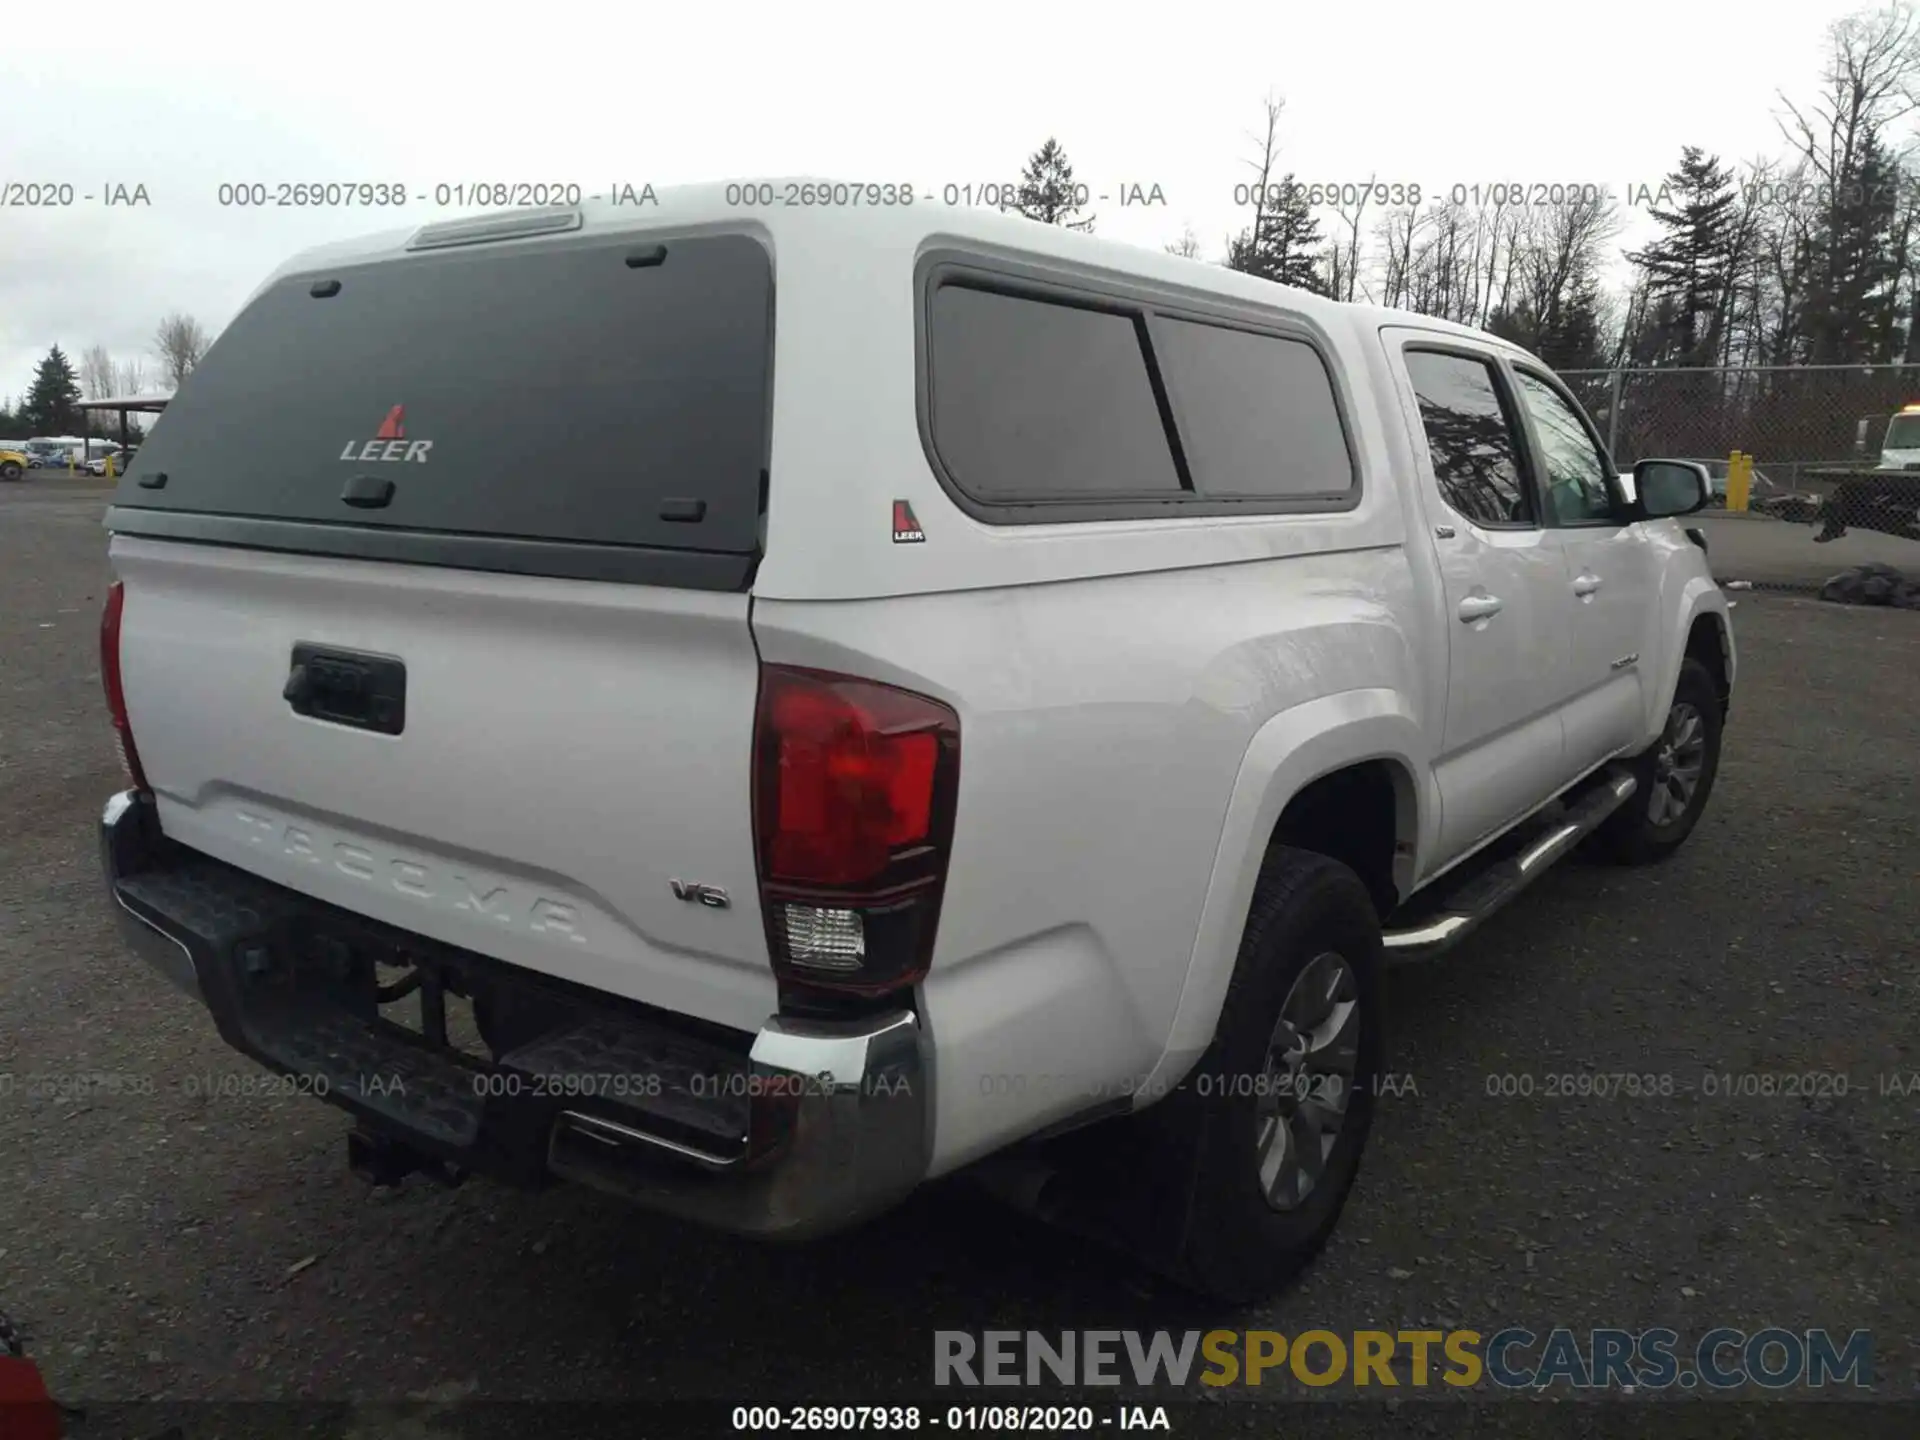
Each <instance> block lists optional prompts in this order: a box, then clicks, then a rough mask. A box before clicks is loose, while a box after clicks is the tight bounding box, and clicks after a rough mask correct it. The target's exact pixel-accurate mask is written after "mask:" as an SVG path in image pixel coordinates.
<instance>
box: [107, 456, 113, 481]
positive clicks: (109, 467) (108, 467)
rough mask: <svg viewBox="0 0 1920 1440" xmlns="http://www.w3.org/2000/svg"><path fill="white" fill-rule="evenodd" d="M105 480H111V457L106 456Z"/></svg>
mask: <svg viewBox="0 0 1920 1440" xmlns="http://www.w3.org/2000/svg"><path fill="white" fill-rule="evenodd" d="M107 478H108V479H109V480H111V479H113V456H111V455H109V456H107Z"/></svg>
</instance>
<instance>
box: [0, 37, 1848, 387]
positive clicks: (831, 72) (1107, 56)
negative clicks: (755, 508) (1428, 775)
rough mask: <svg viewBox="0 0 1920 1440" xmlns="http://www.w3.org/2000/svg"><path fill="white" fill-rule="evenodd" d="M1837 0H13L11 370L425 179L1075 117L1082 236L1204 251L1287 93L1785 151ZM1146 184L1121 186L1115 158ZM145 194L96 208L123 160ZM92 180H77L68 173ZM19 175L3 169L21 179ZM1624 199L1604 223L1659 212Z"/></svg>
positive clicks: (887, 166) (3, 155)
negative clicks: (504, 2)
mask: <svg viewBox="0 0 1920 1440" xmlns="http://www.w3.org/2000/svg"><path fill="white" fill-rule="evenodd" d="M1857 8H1859V6H1858V5H1857V4H1856V3H1848V0H1794V3H1793V4H1792V5H1785V4H1782V5H1779V6H1775V7H1767V8H1763V9H1759V10H1756V8H1755V7H1754V6H1753V5H1751V4H1734V3H1732V0H1611V3H1609V4H1606V5H1603V6H1599V7H1594V6H1579V7H1572V8H1569V7H1566V6H1563V5H1554V4H1545V3H1541V0H1524V3H1509V0H1480V3H1477V4H1476V3H1468V4H1460V3H1453V4H1432V3H1420V4H1412V3H1399V0H1349V3H1345V4H1322V5H1313V6H1306V5H1300V4H1249V3H1234V4H1218V5H1194V4H1188V5H1176V6H1164V5H1148V4H1144V3H1143V4H1139V5H1137V6H1132V7H1124V6H1115V5H1111V4H1107V5H1064V4H1060V5H1051V4H1046V3H1038V0H1026V3H1022V4H1018V5H1010V4H1000V3H997V0H975V3H972V4H969V5H966V6H963V7H959V8H950V7H935V6H930V5H921V6H909V5H904V4H897V3H896V4H875V5H834V4H830V3H821V0H816V3H809V4H798V5H796V4H792V3H755V0H727V3H720V4H713V5H673V6H664V5H662V6H653V5H648V4H645V3H640V4H632V5H617V4H613V3H611V0H599V3H579V0H544V3H541V4H539V5H535V6H530V7H520V6H502V7H492V6H479V5H472V4H459V5H454V4H444V3H438V0H408V3H406V4H394V3H388V4H380V5H372V4H365V3H360V0H334V3H331V4H329V5H326V6H322V7H319V8H301V9H296V10H286V9H279V10H274V9H271V8H261V7H256V6H253V5H247V6H241V5H231V6H229V5H217V4H210V3H205V0H177V3H172V4H168V5H163V6H159V7H155V6H153V5H150V4H141V5H132V4H123V3H120V0H95V3H90V4H88V5H86V6H84V7H82V9H83V11H84V17H82V16H80V15H77V14H76V13H74V12H67V11H65V10H63V9H62V8H61V7H59V6H50V5H22V6H17V7H14V13H13V14H12V15H11V17H10V19H9V22H8V25H7V32H8V33H7V37H6V41H5V49H4V53H3V54H0V97H4V98H0V106H4V108H3V109H0V185H6V184H8V183H9V182H54V183H66V184H71V185H72V186H73V187H74V191H75V194H76V203H75V204H74V206H73V207H71V208H67V209H41V210H28V209H18V208H0V397H8V396H18V395H20V394H21V393H22V392H23V391H24V390H25V389H26V387H27V385H28V382H29V380H30V378H31V376H32V370H33V366H34V364H35V362H36V361H37V360H38V359H39V358H40V357H41V356H43V355H44V354H45V353H46V351H47V349H48V347H49V346H51V345H53V344H56V343H57V344H59V345H60V346H62V347H63V348H64V349H65V350H66V351H67V353H68V355H69V356H70V357H72V358H74V360H75V361H76V364H77V362H78V356H79V353H80V351H81V350H83V349H84V348H86V347H87V346H89V345H92V344H96V343H98V344H104V345H106V346H108V347H109V348H110V349H111V350H112V351H113V352H114V353H115V354H116V355H131V354H134V353H140V354H142V355H143V356H146V357H147V359H148V365H149V369H150V370H151V369H152V368H153V366H152V361H151V357H150V349H151V340H152V335H153V330H154V327H155V324H156V322H157V321H158V320H159V318H160V316H161V315H162V314H164V313H166V312H168V311H171V310H184V311H186V312H188V313H190V314H192V315H194V316H196V317H198V318H199V319H200V320H201V321H202V322H203V323H204V324H205V325H206V326H207V327H208V328H209V329H211V330H215V331H217V330H218V329H219V327H221V326H222V325H224V324H225V323H226V322H227V321H228V320H230V319H231V318H232V316H233V313H234V310H235V309H236V307H237V306H238V305H239V304H240V303H241V302H242V301H243V300H244V299H245V298H246V296H247V295H248V294H249V293H250V292H251V291H252V289H253V287H254V286H255V285H256V284H258V283H259V281H260V280H261V279H262V278H263V277H264V276H265V275H266V273H267V272H268V271H270V270H271V269H272V268H273V267H274V266H275V265H277V264H278V263H279V262H280V261H281V260H282V259H284V258H285V257H286V256H287V255H288V254H290V253H292V252H294V251H296V250H299V249H301V248H303V247H305V246H307V245H310V244H314V243H318V242H321V241H324V240H328V239H332V238H336V237H339V236H343V235H351V234H354V233H357V232H363V231H367V230H376V229H383V228H391V227H393V226H394V225H396V224H399V225H407V224H413V223H419V222H424V221H426V220H429V219H437V218H445V217H447V216H450V215H452V214H455V213H459V212H458V211H456V210H453V209H446V210H442V209H440V208H438V207H436V206H435V205H434V204H433V202H432V194H433V189H434V187H435V186H436V185H437V184H441V183H455V182H462V181H465V182H476V181H489V182H490V181H496V180H500V181H541V180H548V181H554V180H559V181H571V182H577V183H579V184H580V185H581V186H582V187H583V188H584V189H585V190H586V191H587V192H588V193H593V192H595V191H601V190H604V189H605V188H606V187H607V186H608V185H610V184H619V183H631V184H633V185H634V186H635V187H636V188H637V187H638V186H640V185H641V184H643V183H648V182H651V183H652V184H654V185H656V186H658V185H662V184H672V183H679V182H685V181H691V180H709V179H716V178H731V177H736V176H741V175H755V174H760V175H777V174H795V173H813V174H830V175H833V176H836V177H839V178H845V179H859V180H882V181H894V180H910V181H912V182H913V183H914V184H915V186H916V187H917V188H918V189H919V190H920V192H921V193H927V192H929V191H931V192H934V193H938V192H939V191H941V190H942V189H943V188H944V187H945V186H946V185H948V184H955V185H965V184H969V183H973V184H979V183H983V182H994V181H1002V180H1010V179H1012V178H1014V177H1016V176H1017V175H1018V173H1019V170H1020V166H1021V164H1022V162H1023V161H1024V159H1025V157H1026V156H1027V154H1028V152H1030V151H1031V150H1032V149H1034V148H1035V147H1036V146H1037V145H1038V144H1039V143H1040V142H1041V141H1042V140H1044V139H1045V138H1046V137H1047V136H1048V135H1055V136H1057V137H1059V139H1060V141H1061V142H1062V143H1063V144H1064V145H1065V146H1066V149H1067V153H1068V155H1069V156H1070V158H1071V159H1072V162H1073V164H1074V167H1075V171H1076V174H1077V176H1078V177H1079V178H1080V179H1082V180H1084V181H1086V182H1087V183H1088V185H1089V186H1090V187H1091V189H1092V191H1093V192H1094V193H1095V194H1096V195H1097V194H1100V193H1102V192H1105V193H1107V194H1109V195H1112V196H1114V197H1115V199H1113V200H1109V201H1107V202H1104V203H1103V202H1100V201H1097V200H1096V201H1095V202H1094V204H1093V206H1092V209H1093V210H1094V211H1095V212H1096V214H1097V216H1098V228H1099V230H1100V232H1101V233H1102V234H1105V235H1109V236H1113V237H1115V238H1119V239H1124V240H1130V241H1137V242H1139V243H1141V244H1147V245H1156V246H1157V245H1161V244H1164V243H1166V242H1168V241H1170V240H1173V239H1175V238H1176V237H1177V236H1178V235H1179V234H1180V232H1181V230H1182V228H1183V226H1185V225H1187V224H1191V225H1192V226H1193V228H1194V229H1195V231H1196V232H1197V233H1198V234H1199V236H1200V238H1201V241H1202V245H1203V248H1204V253H1205V254H1206V255H1207V256H1208V257H1209V258H1212V257H1215V256H1217V255H1218V254H1219V253H1220V252H1221V251H1222V250H1223V248H1224V237H1225V236H1226V235H1227V233H1228V232H1229V231H1230V230H1232V229H1235V228H1237V227H1238V225H1239V224H1241V223H1243V222H1242V217H1241V216H1240V215H1239V214H1238V213H1237V212H1236V210H1235V207H1234V204H1233V187H1234V186H1235V185H1236V184H1238V183H1242V182H1244V181H1245V180H1246V178H1247V173H1248V172H1247V170H1246V166H1245V161H1246V159H1247V157H1248V155H1249V153H1250V152H1251V150H1252V147H1253V141H1252V140H1251V138H1250V132H1251V131H1252V130H1253V129H1254V128H1255V127H1256V126H1257V125H1258V124H1259V123H1260V117H1261V100H1262V97H1263V96H1264V95H1266V94H1267V93H1269V92H1273V93H1276V94H1279V95H1281V96H1283V97H1284V98H1285V101H1286V111H1285V115H1284V118H1283V121H1282V131H1281V140H1282V145H1283V154H1282V159H1283V162H1284V165H1285V167H1287V168H1291V169H1292V170H1294V171H1295V172H1296V173H1297V174H1298V176H1299V178H1300V179H1301V180H1303V181H1308V182H1316V181H1317V182H1331V183H1346V182H1355V181H1363V180H1365V179H1367V178H1368V177H1369V176H1373V177H1376V178H1377V179H1378V180H1379V181H1382V182H1401V183H1416V184H1419V185H1421V186H1422V187H1423V188H1424V189H1425V190H1426V191H1427V192H1428V193H1429V194H1430V195H1431V194H1433V193H1436V192H1445V191H1446V190H1447V189H1448V188H1449V187H1451V186H1453V185H1455V184H1463V185H1472V184H1475V183H1487V182H1493V181H1510V182H1519V183H1524V184H1532V183H1534V182H1555V181H1592V182H1600V183H1604V184H1606V185H1608V186H1610V187H1611V189H1612V191H1613V192H1614V193H1615V194H1616V195H1624V194H1625V193H1626V192H1627V190H1628V189H1629V187H1631V186H1636V185H1640V184H1643V183H1645V184H1657V183H1658V180H1659V177H1660V176H1661V175H1662V174H1663V173H1664V172H1666V171H1667V170H1669V169H1671V168H1672V166H1673V165H1674V163H1675V162H1676V160H1677V158H1678V155H1679V150H1680V146H1681V145H1682V144H1683V143H1688V144H1696V145H1701V146H1704V147H1706V148H1707V149H1709V150H1711V151H1716V152H1718V153H1720V154H1721V155H1722V156H1723V157H1726V158H1728V159H1730V160H1731V159H1744V158H1751V157H1753V156H1755V155H1758V154H1774V153H1778V152H1779V151H1780V150H1781V149H1782V141H1781V138H1780V134H1779V130H1778V128H1777V126H1776V123H1775V118H1774V117H1775V115H1776V113H1777V112H1778V111H1779V108H1780V106H1779V101H1778V99H1777V96H1776V91H1778V90H1785V91H1786V92H1787V93H1788V94H1790V95H1793V96H1795V97H1796V98H1798V97H1804V96H1808V95H1810V94H1811V93H1812V91H1813V90H1814V87H1815V86H1816V85H1817V84H1818V74H1819V68H1820V63H1821V59H1822V56H1823V54H1824V53H1825V45H1824V35H1825V30H1826V27H1827V25H1828V24H1829V22H1830V21H1832V20H1833V19H1834V18H1836V17H1837V16H1839V15H1842V14H1844V13H1846V12H1848V11H1850V10H1854V9H1857ZM299 180H310V181H314V180H317V181H362V180H364V181H386V180H394V181H403V182H405V183H406V185H407V186H408V188H409V190H410V191H411V192H413V193H425V194H426V195H427V196H428V199H427V201H426V202H425V203H411V204H409V205H408V206H407V207H406V208H405V209H404V210H401V211H398V212H395V211H391V210H387V211H380V212H373V213H370V212H368V211H366V210H347V209H340V210H322V209H288V210H266V211H261V210H252V209H234V208H222V207H221V206H220V205H219V203H218V190H219V186H220V185H221V184H222V183H223V182H228V183H231V182H257V183H260V184H264V185H266V186H267V187H268V188H269V189H270V190H271V189H272V188H273V187H275V186H277V185H278V184H279V183H281V182H285V181H299ZM1129 184H1139V185H1140V186H1142V187H1143V189H1144V188H1149V187H1151V186H1153V185H1156V184H1157V185H1158V186H1159V187H1160V189H1161V191H1162V193H1163V194H1164V195H1165V197H1166V204H1165V206H1164V207H1160V206H1154V207H1147V208H1137V207H1128V208H1121V207H1120V206H1119V205H1118V204H1117V196H1118V192H1119V188H1120V187H1121V186H1122V185H1129ZM115 185H123V186H125V187H127V189H128V190H131V189H132V188H133V187H134V186H136V185H143V186H145V188H146V191H147V194H148V196H149V197H150V199H151V204H150V205H146V206H141V207H135V208H118V207H112V208H109V207H105V206H103V205H102V204H101V202H100V200H99V198H98V197H100V196H102V195H104V194H106V193H107V192H108V189H109V187H112V186H115ZM89 194H90V195H93V196H95V197H96V198H95V200H94V201H92V202H91V203H89V202H87V201H85V200H81V199H78V197H79V196H84V195H89ZM8 198H17V197H8ZM1645 225H1646V222H1645V219H1644V216H1641V217H1639V224H1638V225H1637V226H1636V227H1635V228H1633V229H1631V230H1630V231H1628V232H1627V234H1626V235H1625V236H1624V237H1623V238H1625V239H1627V240H1632V239H1635V238H1643V237H1644V231H1645Z"/></svg>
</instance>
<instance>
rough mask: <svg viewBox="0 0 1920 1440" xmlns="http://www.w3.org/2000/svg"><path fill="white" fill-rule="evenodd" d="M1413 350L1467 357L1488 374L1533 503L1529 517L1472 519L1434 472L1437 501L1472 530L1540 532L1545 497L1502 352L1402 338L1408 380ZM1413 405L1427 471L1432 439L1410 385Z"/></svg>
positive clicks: (1543, 523)
mask: <svg viewBox="0 0 1920 1440" xmlns="http://www.w3.org/2000/svg"><path fill="white" fill-rule="evenodd" d="M1415 354H1424V355H1446V356H1449V357H1451V358H1452V359H1455V360H1471V361H1473V362H1474V363H1475V364H1476V365H1479V366H1481V367H1482V368H1484V369H1486V370H1487V371H1489V372H1490V373H1491V374H1492V376H1493V393H1494V396H1495V398H1496V399H1498V400H1499V402H1500V408H1501V411H1502V412H1503V413H1504V414H1505V416H1506V420H1507V428H1508V429H1509V430H1512V431H1514V432H1515V434H1514V438H1515V440H1516V441H1517V442H1518V443H1517V444H1516V445H1515V447H1514V452H1513V458H1514V460H1515V462H1516V463H1517V464H1518V465H1519V467H1520V481H1521V484H1522V485H1524V486H1525V487H1526V491H1527V498H1528V499H1529V500H1530V501H1531V502H1532V504H1533V509H1534V518H1533V519H1531V520H1476V519H1474V518H1473V516H1471V515H1468V514H1465V513H1464V512H1462V511H1460V510H1458V509H1456V508H1455V506H1454V504H1453V502H1452V501H1450V500H1449V499H1447V492H1446V490H1445V489H1444V488H1442V486H1441V484H1440V476H1439V474H1438V473H1437V472H1435V473H1434V476H1433V491H1434V494H1435V495H1437V496H1438V497H1439V499H1440V503H1441V504H1442V505H1444V506H1445V507H1446V510H1447V513H1448V514H1449V515H1452V516H1455V517H1456V518H1457V519H1459V520H1460V521H1461V522H1462V523H1464V524H1467V525H1471V526H1473V527H1474V528H1475V529H1476V530H1486V531H1489V532H1496V533H1499V534H1502V535H1525V534H1528V533H1530V532H1532V531H1536V530H1538V531H1542V532H1544V531H1545V530H1546V529H1547V524H1546V513H1547V497H1546V496H1545V495H1543V494H1542V493H1541V491H1540V477H1539V475H1538V473H1537V472H1536V470H1535V468H1534V462H1533V449H1532V436H1531V435H1530V433H1529V432H1528V431H1527V430H1526V428H1525V425H1526V422H1525V420H1524V418H1523V417H1521V415H1520V397H1519V396H1518V395H1517V394H1515V393H1514V389H1513V382H1512V380H1511V378H1510V377H1509V376H1508V374H1507V370H1506V365H1507V359H1506V356H1504V355H1502V354H1501V353H1500V352H1499V351H1497V350H1491V349H1488V350H1477V349H1475V348H1473V347H1472V346H1471V345H1464V344H1458V343H1451V344H1450V343H1448V342H1447V341H1445V340H1432V341H1428V340H1403V341H1401V342H1400V368H1401V369H1402V370H1405V371H1406V372H1407V379H1408V381H1409V382H1411V381H1412V379H1413V372H1412V371H1411V370H1410V369H1408V368H1407V363H1406V357H1407V356H1409V355H1415ZM1413 409H1414V416H1415V418H1416V420H1417V421H1418V423H1419V426H1420V442H1421V444H1422V445H1424V446H1425V447H1426V450H1427V468H1428V470H1430V471H1431V470H1433V442H1432V441H1431V440H1429V439H1428V438H1427V425H1426V417H1425V416H1423V415H1421V414H1420V392H1419V389H1418V387H1415V389H1414V398H1413Z"/></svg>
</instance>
